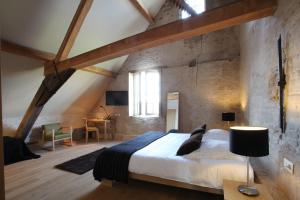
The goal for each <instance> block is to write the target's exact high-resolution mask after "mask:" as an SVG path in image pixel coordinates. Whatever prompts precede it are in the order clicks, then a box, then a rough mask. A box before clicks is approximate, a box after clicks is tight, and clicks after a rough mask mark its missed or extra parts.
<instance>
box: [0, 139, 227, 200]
mask: <svg viewBox="0 0 300 200" xmlns="http://www.w3.org/2000/svg"><path fill="white" fill-rule="evenodd" d="M117 143H118V142H101V143H100V144H97V143H89V144H77V145H75V146H72V147H61V148H59V147H58V149H57V150H56V151H54V152H51V151H49V152H48V151H41V152H38V153H40V154H41V155H42V157H41V158H40V159H36V160H27V161H23V162H19V163H15V164H12V165H8V166H5V169H4V171H5V186H6V188H5V191H6V199H7V200H29V199H30V200H60V199H62V200H73V199H76V200H96V199H104V200H114V199H116V200H117V199H118V200H120V199H122V200H127V199H128V200H138V199H143V200H148V199H149V200H150V199H151V200H162V199H164V200H181V199H185V200H189V199H190V200H194V199H195V200H196V199H197V200H202V199H203V200H210V199H212V200H214V199H223V196H217V195H212V194H208V193H201V192H197V191H191V190H185V189H178V188H173V187H168V186H162V185H158V184H152V183H145V182H140V181H131V182H130V183H129V184H121V183H117V184H114V187H112V188H110V187H105V186H101V184H100V183H99V182H98V181H95V180H94V178H93V175H92V171H89V172H87V173H85V174H83V175H76V174H73V173H69V172H65V171H62V170H59V169H55V168H54V166H55V165H57V164H60V163H63V162H65V161H67V160H70V159H72V158H76V157H79V156H81V155H84V154H87V153H90V152H93V151H95V150H97V149H100V148H102V147H104V146H112V145H115V144H117Z"/></svg>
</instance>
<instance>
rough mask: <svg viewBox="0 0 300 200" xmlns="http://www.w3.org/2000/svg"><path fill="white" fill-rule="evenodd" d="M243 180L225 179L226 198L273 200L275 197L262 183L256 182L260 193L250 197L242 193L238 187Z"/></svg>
mask: <svg viewBox="0 0 300 200" xmlns="http://www.w3.org/2000/svg"><path fill="white" fill-rule="evenodd" d="M241 184H242V183H241V182H237V181H231V180H224V181H223V190H224V199H225V200H272V199H273V198H272V197H271V195H270V194H269V192H268V191H267V190H266V188H265V187H264V186H263V185H262V184H254V185H255V187H256V188H257V190H258V192H259V195H258V196H254V197H250V196H247V195H244V194H242V193H240V192H239V191H238V190H237V187H238V186H239V185H241Z"/></svg>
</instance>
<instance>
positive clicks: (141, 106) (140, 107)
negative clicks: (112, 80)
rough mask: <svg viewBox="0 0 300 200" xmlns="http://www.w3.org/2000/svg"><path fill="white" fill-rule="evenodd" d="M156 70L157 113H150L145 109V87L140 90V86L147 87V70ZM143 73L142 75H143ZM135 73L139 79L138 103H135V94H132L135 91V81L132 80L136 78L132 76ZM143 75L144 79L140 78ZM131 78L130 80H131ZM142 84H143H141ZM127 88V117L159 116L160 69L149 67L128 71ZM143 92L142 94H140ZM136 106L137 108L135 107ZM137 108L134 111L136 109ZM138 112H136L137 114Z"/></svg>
mask: <svg viewBox="0 0 300 200" xmlns="http://www.w3.org/2000/svg"><path fill="white" fill-rule="evenodd" d="M153 71H155V72H157V74H158V82H159V83H158V111H157V112H158V113H157V114H151V113H148V111H147V97H146V93H147V92H146V89H145V91H142V88H143V87H144V88H147V80H146V77H147V72H153ZM143 73H144V75H143ZM136 74H139V75H138V80H139V83H138V85H139V88H138V91H139V95H138V99H139V100H138V101H139V103H138V105H137V104H136V103H135V99H137V98H136V97H137V96H136V95H135V94H134V92H135V86H136V83H134V81H135V80H136V79H134V76H135V75H136ZM143 76H144V79H145V80H142V78H143ZM131 79H132V80H131ZM143 84H144V86H142V85H143ZM128 86H129V87H128V88H129V89H128V90H129V106H128V114H129V117H135V118H159V117H160V116H161V70H159V69H157V68H151V69H143V70H134V71H129V73H128ZM142 93H144V94H142ZM143 97H144V98H143ZM136 106H138V108H135V107H136ZM135 109H136V110H138V111H137V112H136V110H135ZM137 113H138V114H137Z"/></svg>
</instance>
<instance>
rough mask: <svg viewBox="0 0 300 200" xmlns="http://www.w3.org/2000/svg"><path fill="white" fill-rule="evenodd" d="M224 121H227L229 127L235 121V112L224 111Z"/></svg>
mask: <svg viewBox="0 0 300 200" xmlns="http://www.w3.org/2000/svg"><path fill="white" fill-rule="evenodd" d="M222 121H225V122H227V124H228V128H229V125H230V122H233V121H235V113H234V112H223V113H222Z"/></svg>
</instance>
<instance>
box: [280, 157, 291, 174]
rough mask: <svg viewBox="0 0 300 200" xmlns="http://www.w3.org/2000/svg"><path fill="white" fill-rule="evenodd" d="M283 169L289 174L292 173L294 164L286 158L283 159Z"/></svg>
mask: <svg viewBox="0 0 300 200" xmlns="http://www.w3.org/2000/svg"><path fill="white" fill-rule="evenodd" d="M283 168H284V169H286V170H287V171H288V172H289V173H290V174H293V173H294V164H293V163H292V162H291V161H289V160H288V159H286V158H283Z"/></svg>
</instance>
